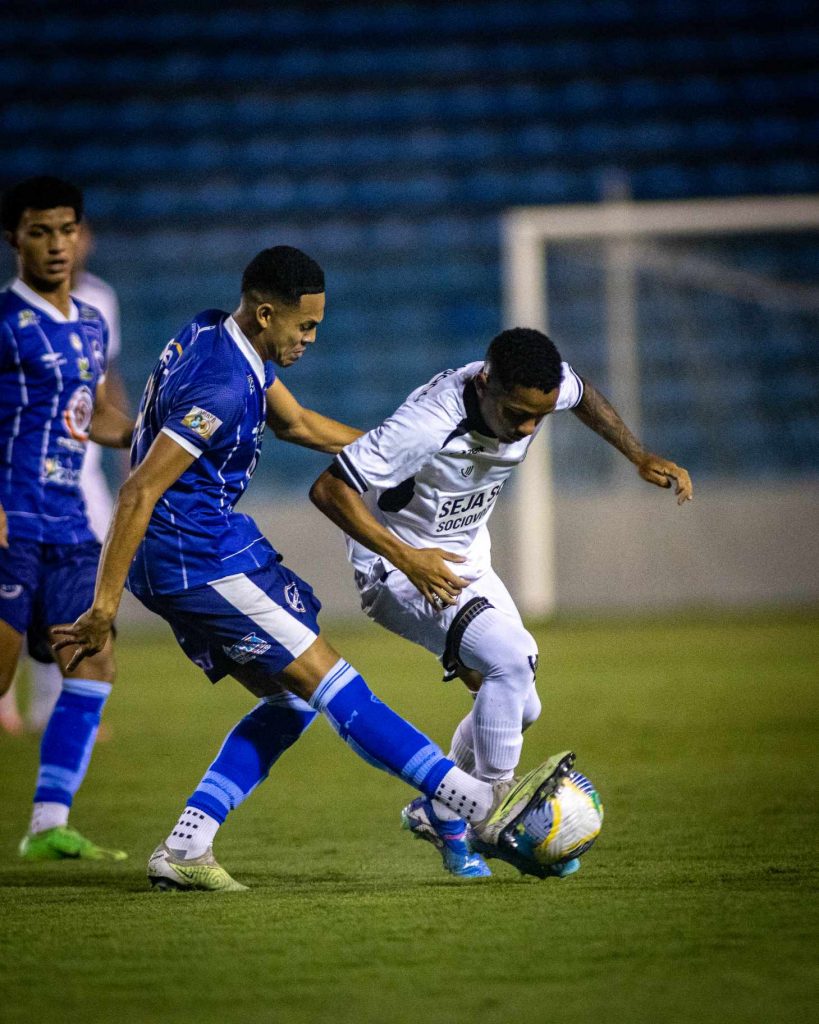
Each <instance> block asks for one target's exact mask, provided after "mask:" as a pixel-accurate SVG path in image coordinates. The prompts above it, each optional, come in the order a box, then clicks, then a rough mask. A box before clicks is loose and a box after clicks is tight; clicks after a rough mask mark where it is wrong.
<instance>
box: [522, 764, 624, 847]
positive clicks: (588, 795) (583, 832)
mask: <svg viewBox="0 0 819 1024" xmlns="http://www.w3.org/2000/svg"><path fill="white" fill-rule="evenodd" d="M603 813H604V812H603V802H602V801H601V799H600V796H599V794H598V792H597V790H596V789H595V788H594V785H593V784H592V782H591V781H590V780H589V779H587V778H586V776H585V775H582V774H581V773H580V772H577V771H570V772H569V773H568V774H567V775H566V776H565V777H564V778H563V780H562V781H561V783H560V785H559V786H558V788H557V790H556V791H555V793H554V795H553V796H552V797H550V798H549V799H548V800H546V801H544V802H543V803H542V804H541V805H540V806H539V807H537V808H535V809H534V810H533V811H532V812H531V813H530V814H528V815H527V816H526V821H525V824H523V823H521V824H519V825H518V826H517V829H516V831H517V832H518V835H517V836H515V839H514V845H515V846H516V847H517V849H518V852H519V853H520V854H523V855H524V856H526V857H531V858H532V859H533V860H534V861H536V862H537V864H539V865H542V866H543V867H549V866H551V865H555V864H563V863H565V862H566V861H569V860H572V859H573V858H575V857H580V856H582V855H583V854H584V853H586V851H587V850H588V849H589V848H590V847H591V846H592V845H593V843H594V841H595V840H596V839H597V837H598V836H599V835H600V830H601V828H602V827H603Z"/></svg>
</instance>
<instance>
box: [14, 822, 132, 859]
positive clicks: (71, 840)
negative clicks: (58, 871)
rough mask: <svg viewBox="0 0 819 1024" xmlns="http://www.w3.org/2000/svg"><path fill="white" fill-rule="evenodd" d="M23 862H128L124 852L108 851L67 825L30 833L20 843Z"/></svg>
mask: <svg viewBox="0 0 819 1024" xmlns="http://www.w3.org/2000/svg"><path fill="white" fill-rule="evenodd" d="M20 856H21V857H22V858H23V860H126V859H127V857H128V854H127V853H126V852H125V851H124V850H106V849H105V848H104V847H102V846H97V845H96V844H95V843H92V842H91V840H90V839H86V838H85V836H81V835H80V833H79V832H78V831H77V830H76V829H74V828H69V827H68V826H67V825H59V826H57V828H49V829H46V830H45V831H43V832H35V833H34V834H31V833H29V834H28V835H27V836H25V837H24V839H23V841H22V842H21V843H20Z"/></svg>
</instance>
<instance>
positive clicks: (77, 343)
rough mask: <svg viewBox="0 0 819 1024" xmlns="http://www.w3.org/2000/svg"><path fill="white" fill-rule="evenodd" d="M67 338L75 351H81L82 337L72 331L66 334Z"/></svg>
mask: <svg viewBox="0 0 819 1024" xmlns="http://www.w3.org/2000/svg"><path fill="white" fill-rule="evenodd" d="M68 340H69V341H70V342H71V347H72V348H73V349H74V351H75V352H82V338H81V337H80V336H79V334H75V333H74V332H73V331H72V332H71V334H69V336H68Z"/></svg>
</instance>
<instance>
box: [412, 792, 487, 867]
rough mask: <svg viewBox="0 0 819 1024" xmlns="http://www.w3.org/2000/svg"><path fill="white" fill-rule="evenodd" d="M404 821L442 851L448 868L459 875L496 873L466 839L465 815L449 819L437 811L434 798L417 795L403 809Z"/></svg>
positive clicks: (415, 835) (417, 833)
mask: <svg viewBox="0 0 819 1024" xmlns="http://www.w3.org/2000/svg"><path fill="white" fill-rule="evenodd" d="M401 824H402V825H403V827H404V828H405V829H407V830H408V831H410V832H412V834H413V836H414V837H415V838H416V839H425V840H426V841H427V842H429V843H432V845H433V846H434V847H435V848H436V849H437V850H438V852H439V853H440V854H441V858H442V859H443V862H444V868H445V869H446V870H447V871H448V872H449V873H450V874H451V875H455V876H456V877H457V878H488V877H489V876H490V875H491V874H492V872H491V871H490V870H489V867H488V865H487V864H486V862H485V861H484V859H483V857H482V856H481V855H480V854H479V853H473V852H472V851H471V850H470V848H469V846H468V845H467V842H466V822H465V821H464V820H463V819H462V818H456V819H455V820H454V821H445V820H444V819H443V818H439V817H438V815H437V814H436V813H435V810H434V808H433V806H432V803H431V801H430V800H428V799H427V797H425V796H419V797H416V798H415V799H414V800H413V801H412V803H409V804H407V806H406V807H405V808H404V809H403V811H401Z"/></svg>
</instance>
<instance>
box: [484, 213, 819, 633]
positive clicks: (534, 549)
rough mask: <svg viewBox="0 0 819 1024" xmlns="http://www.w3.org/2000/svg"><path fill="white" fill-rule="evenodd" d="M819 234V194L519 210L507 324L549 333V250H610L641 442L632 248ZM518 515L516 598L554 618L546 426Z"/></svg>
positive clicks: (620, 341)
mask: <svg viewBox="0 0 819 1024" xmlns="http://www.w3.org/2000/svg"><path fill="white" fill-rule="evenodd" d="M817 228H819V196H816V195H805V196H772V197H757V196H747V197H746V196H743V197H740V198H732V199H685V200H672V201H668V202H631V201H615V202H603V203H596V204H589V205H569V206H535V207H516V208H513V209H510V210H508V211H507V212H506V213H505V214H504V216H503V219H502V270H503V290H504V320H505V323H506V326H508V327H515V326H525V327H535V328H538V329H539V330H542V331H548V327H549V311H548V303H547V260H548V250H549V246H550V244H554V243H555V242H567V241H584V240H589V241H592V240H596V241H601V242H603V243H605V248H604V253H605V257H604V258H605V266H606V271H605V276H606V304H607V311H606V312H607V325H608V338H607V346H608V352H607V358H608V362H609V366H608V369H609V374H608V377H609V380H610V381H611V385H610V390H611V397H612V401H613V404H614V405H615V407H616V408H617V409H618V411H619V412H620V414H621V415H622V416H623V419H624V420H625V422H626V423H627V424H628V425H629V427H630V428H631V429H632V430H634V432H635V433H636V434H637V435H638V436H639V430H640V416H639V400H638V396H639V366H638V363H637V330H636V318H635V303H634V288H635V280H636V268H635V264H634V261H633V258H632V252H631V246H632V245H633V242H634V240H635V239H638V238H642V239H646V238H662V237H663V236H669V235H673V236H694V235H703V236H707V235H712V236H713V235H718V234H740V233H746V232H747V233H750V232H761V231H771V232H773V231H777V232H790V231H805V230H815V229H817ZM581 369H582V368H581ZM511 515H512V529H511V538H512V558H513V563H512V572H511V578H510V580H509V582H510V585H511V589H512V592H513V594H514V595H515V598H516V600H517V602H518V604H519V606H520V609H521V611H522V612H523V613H524V614H525V615H530V616H546V615H549V614H551V613H552V612H553V611H554V610H555V607H556V591H555V515H554V490H553V484H552V468H551V444H550V439H549V424H548V420H547V421H546V422H545V423H544V425H543V427H542V428H541V431H540V437H539V438H537V439H536V440H535V442H534V444H533V445H532V447H531V449H530V454H529V457H528V458H527V459H526V460H525V461H524V463H523V465H522V466H521V467H520V469H519V470H518V472H517V474H516V478H515V481H514V486H513V495H512V509H511Z"/></svg>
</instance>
